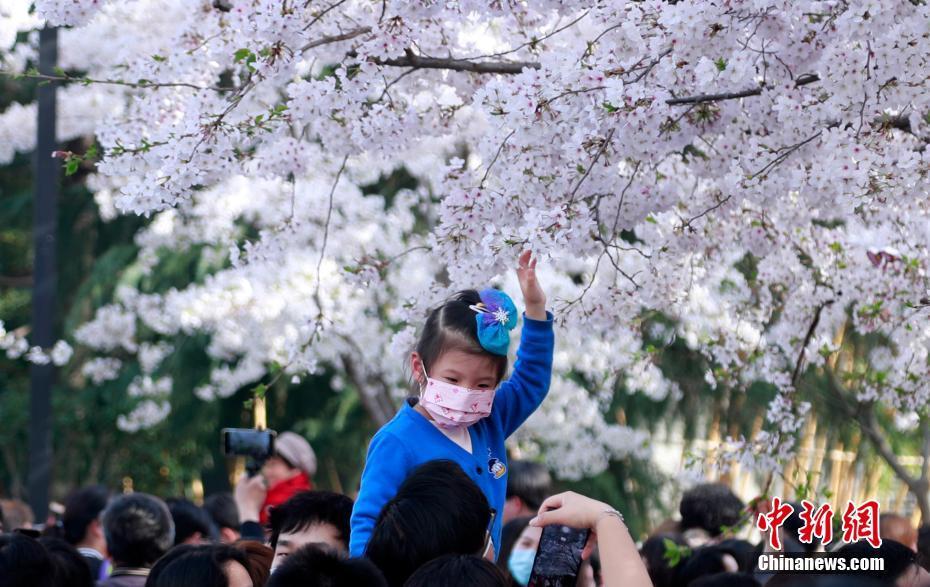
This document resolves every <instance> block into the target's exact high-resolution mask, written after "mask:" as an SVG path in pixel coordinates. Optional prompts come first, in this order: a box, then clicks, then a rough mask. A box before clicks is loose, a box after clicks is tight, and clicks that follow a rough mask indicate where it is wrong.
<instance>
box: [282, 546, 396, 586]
mask: <svg viewBox="0 0 930 587" xmlns="http://www.w3.org/2000/svg"><path fill="white" fill-rule="evenodd" d="M308 585H314V586H317V587H387V582H385V580H384V577H383V576H382V575H381V572H380V571H379V570H378V568H377V567H376V566H375V565H374V564H372V563H371V561H369V560H367V559H364V558H352V559H350V558H345V555H344V554H343V553H336V552H333V551H332V550H327V549H326V547H321V546H319V545H313V544H308V545H306V546H304V547H303V548H300V549H298V550H296V551H295V552H294V553H293V554H291V556H289V557H287V559H286V560H285V561H284V562H283V563H281V566H279V567H277V568H276V569H275V571H274V572H273V573H272V574H271V578H270V579H268V583H267V587H307V586H308Z"/></svg>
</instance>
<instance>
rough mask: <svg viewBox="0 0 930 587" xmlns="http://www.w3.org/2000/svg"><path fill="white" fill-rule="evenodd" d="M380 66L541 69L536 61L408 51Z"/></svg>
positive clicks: (503, 70)
mask: <svg viewBox="0 0 930 587" xmlns="http://www.w3.org/2000/svg"><path fill="white" fill-rule="evenodd" d="M375 63H377V64H378V65H389V66H391V67H415V68H417V69H448V70H451V71H470V72H472V73H501V74H510V75H513V74H517V73H520V72H522V71H523V70H524V69H539V67H540V64H539V63H538V62H534V61H468V60H466V59H455V58H452V57H447V58H442V57H420V56H419V55H416V54H415V53H413V51H410V50H408V51H407V54H406V56H404V57H397V58H394V59H378V60H376V61H375Z"/></svg>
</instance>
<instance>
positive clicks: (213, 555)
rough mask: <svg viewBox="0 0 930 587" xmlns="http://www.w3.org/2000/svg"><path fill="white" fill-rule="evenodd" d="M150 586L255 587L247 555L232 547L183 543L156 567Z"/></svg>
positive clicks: (148, 582) (149, 582) (147, 581)
mask: <svg viewBox="0 0 930 587" xmlns="http://www.w3.org/2000/svg"><path fill="white" fill-rule="evenodd" d="M145 584H146V585H147V586H148V587H177V586H179V585H197V587H253V586H254V584H253V582H252V577H251V576H250V575H249V572H248V560H247V559H246V555H245V553H244V552H242V551H241V550H239V549H238V548H235V547H233V546H230V545H228V544H182V545H180V546H177V547H176V548H172V549H171V551H170V552H168V554H166V555H165V556H163V557H162V558H161V559H159V561H158V562H157V563H156V564H155V566H154V567H152V572H151V573H149V576H148V579H147V580H146V582H145Z"/></svg>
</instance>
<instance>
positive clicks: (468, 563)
mask: <svg viewBox="0 0 930 587" xmlns="http://www.w3.org/2000/svg"><path fill="white" fill-rule="evenodd" d="M434 585H444V586H446V587H507V586H508V585H509V583H508V582H507V576H506V575H504V573H503V571H501V570H500V569H499V568H497V567H496V566H495V565H494V563H492V562H490V561H488V560H486V559H484V558H481V557H480V556H474V555H467V554H449V555H446V556H441V557H439V558H437V559H434V560H432V561H430V562H428V563H426V564H425V565H423V566H422V567H420V568H419V569H418V570H417V572H415V573H414V574H413V575H411V576H410V578H409V579H407V582H406V583H404V587H433V586H434Z"/></svg>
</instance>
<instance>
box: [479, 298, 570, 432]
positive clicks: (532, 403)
mask: <svg viewBox="0 0 930 587" xmlns="http://www.w3.org/2000/svg"><path fill="white" fill-rule="evenodd" d="M546 317H547V320H532V319H530V318H527V317H526V315H524V316H523V331H522V332H521V334H520V347H519V348H518V349H517V361H516V363H515V364H514V366H513V373H512V374H511V376H510V379H508V380H507V381H505V382H504V383H502V384H501V386H500V389H498V390H497V394H496V395H495V396H494V408H493V410H492V411H491V417H492V418H495V419H497V420H498V423H499V425H500V427H501V430H502V431H503V433H504V438H507V437H508V436H510V435H511V434H513V433H514V432H515V431H516V430H517V428H519V427H520V425H521V424H523V422H525V421H526V419H527V418H529V417H530V415H531V414H532V413H533V412H535V411H536V408H538V407H539V405H540V404H541V403H542V402H543V400H544V399H545V398H546V394H547V393H548V392H549V383H550V382H551V381H552V352H553V349H554V348H555V334H554V332H553V329H552V314H551V313H549V312H547V313H546Z"/></svg>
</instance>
